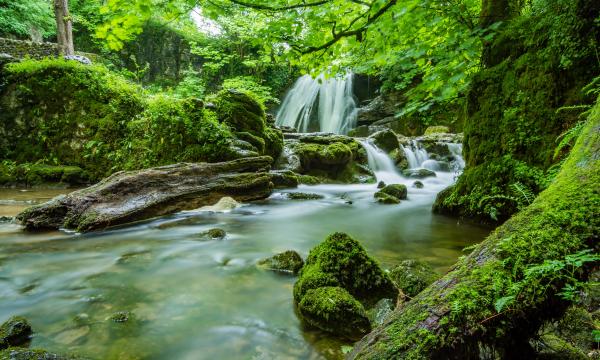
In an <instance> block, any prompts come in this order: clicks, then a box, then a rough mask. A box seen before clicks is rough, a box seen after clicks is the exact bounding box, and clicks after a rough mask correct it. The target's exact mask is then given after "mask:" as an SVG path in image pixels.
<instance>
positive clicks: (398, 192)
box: [374, 184, 408, 200]
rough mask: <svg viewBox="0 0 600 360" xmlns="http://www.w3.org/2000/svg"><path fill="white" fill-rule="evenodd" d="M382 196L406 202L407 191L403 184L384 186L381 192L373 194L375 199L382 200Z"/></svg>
mask: <svg viewBox="0 0 600 360" xmlns="http://www.w3.org/2000/svg"><path fill="white" fill-rule="evenodd" d="M383 195H388V196H391V197H394V198H396V199H398V200H406V197H407V195H408V190H407V189H406V185H404V184H390V185H386V186H384V187H383V188H382V189H381V190H379V191H378V192H376V193H375V195H374V196H375V198H376V199H379V198H383V197H384V196H383Z"/></svg>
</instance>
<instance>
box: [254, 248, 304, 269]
mask: <svg viewBox="0 0 600 360" xmlns="http://www.w3.org/2000/svg"><path fill="white" fill-rule="evenodd" d="M258 266H259V267H261V268H263V269H267V270H273V271H278V272H284V273H291V274H294V275H296V274H298V272H300V269H302V266H304V260H302V257H301V256H300V254H298V253H297V252H295V251H293V250H288V251H284V252H282V253H279V254H276V255H273V256H271V257H268V258H266V259H262V260H260V261H259V262H258Z"/></svg>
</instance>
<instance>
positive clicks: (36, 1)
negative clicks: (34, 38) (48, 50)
mask: <svg viewBox="0 0 600 360" xmlns="http://www.w3.org/2000/svg"><path fill="white" fill-rule="evenodd" d="M55 27H56V23H55V22H54V13H53V12H52V8H51V3H50V2H49V1H45V0H26V1H14V0H0V36H4V37H5V36H8V35H16V36H19V37H21V38H28V37H30V36H31V35H32V33H38V34H39V35H40V36H42V37H48V36H50V35H53V34H54V33H55V32H56V30H55Z"/></svg>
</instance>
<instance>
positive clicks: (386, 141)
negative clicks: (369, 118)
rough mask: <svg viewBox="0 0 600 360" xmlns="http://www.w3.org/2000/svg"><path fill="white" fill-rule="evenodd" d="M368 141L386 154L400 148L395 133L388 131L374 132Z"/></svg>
mask: <svg viewBox="0 0 600 360" xmlns="http://www.w3.org/2000/svg"><path fill="white" fill-rule="evenodd" d="M369 140H371V141H372V142H373V144H375V146H377V147H378V148H380V149H381V150H383V151H385V152H386V153H390V152H392V151H394V150H396V149H398V148H399V147H400V143H399V142H398V137H397V136H396V133H395V132H393V131H392V130H390V129H386V130H381V131H378V132H376V133H375V134H373V135H371V136H369Z"/></svg>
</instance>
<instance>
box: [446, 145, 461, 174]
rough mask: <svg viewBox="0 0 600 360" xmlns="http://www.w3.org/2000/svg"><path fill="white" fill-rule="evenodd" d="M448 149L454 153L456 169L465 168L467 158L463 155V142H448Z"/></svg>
mask: <svg viewBox="0 0 600 360" xmlns="http://www.w3.org/2000/svg"><path fill="white" fill-rule="evenodd" d="M448 150H450V153H451V154H452V155H454V162H455V165H456V166H455V169H456V170H462V169H464V168H465V159H464V158H463V157H462V144H456V143H448Z"/></svg>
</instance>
